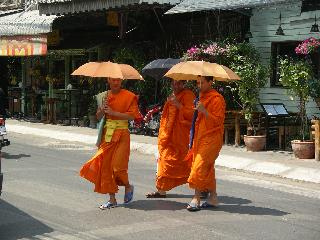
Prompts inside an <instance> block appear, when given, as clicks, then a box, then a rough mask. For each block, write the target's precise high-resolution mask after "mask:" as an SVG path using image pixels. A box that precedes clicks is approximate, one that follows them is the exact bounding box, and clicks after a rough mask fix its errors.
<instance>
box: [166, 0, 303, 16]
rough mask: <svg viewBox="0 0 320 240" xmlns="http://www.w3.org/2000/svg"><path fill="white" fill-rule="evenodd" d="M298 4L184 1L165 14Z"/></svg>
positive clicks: (259, 0) (273, 0)
mask: <svg viewBox="0 0 320 240" xmlns="http://www.w3.org/2000/svg"><path fill="white" fill-rule="evenodd" d="M288 2H299V1H298V0H184V1H183V2H182V3H180V4H178V5H176V6H175V7H173V8H171V9H170V10H169V11H167V12H166V14H175V13H187V12H196V11H209V10H218V9H220V10H233V9H240V8H256V7H263V6H269V5H275V4H280V3H288Z"/></svg>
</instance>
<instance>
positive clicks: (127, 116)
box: [73, 62, 142, 210]
mask: <svg viewBox="0 0 320 240" xmlns="http://www.w3.org/2000/svg"><path fill="white" fill-rule="evenodd" d="M73 75H84V76H91V77H107V78H108V83H109V86H110V90H109V91H107V93H106V96H105V98H104V104H103V106H102V107H101V108H99V109H98V111H97V118H98V119H102V120H103V125H102V127H101V132H102V135H101V138H100V139H99V143H98V146H99V149H98V152H97V153H96V154H95V155H94V156H93V157H92V158H91V159H90V160H89V161H88V162H87V163H85V164H84V165H83V167H82V169H81V170H80V176H82V177H83V178H85V179H87V180H89V181H90V182H92V183H94V185H95V188H94V191H95V192H98V193H102V194H109V196H110V198H109V200H108V201H107V202H106V203H104V204H102V205H101V206H100V209H102V210H104V209H109V208H113V207H116V206H117V200H116V197H115V194H116V193H117V192H118V186H124V187H125V195H124V203H129V202H130V201H132V199H133V191H134V187H133V185H131V184H130V183H129V179H128V162H129V154H130V134H129V130H128V120H133V119H139V118H142V116H141V114H140V112H139V108H138V103H137V96H136V95H135V94H134V93H132V92H130V91H128V90H125V89H122V88H121V83H122V80H123V79H138V80H142V77H141V76H140V74H139V73H138V72H137V71H136V70H135V69H134V68H132V67H131V66H129V65H124V64H116V63H111V62H103V63H87V64H85V65H83V66H81V67H80V68H78V69H77V70H76V71H75V72H74V73H73Z"/></svg>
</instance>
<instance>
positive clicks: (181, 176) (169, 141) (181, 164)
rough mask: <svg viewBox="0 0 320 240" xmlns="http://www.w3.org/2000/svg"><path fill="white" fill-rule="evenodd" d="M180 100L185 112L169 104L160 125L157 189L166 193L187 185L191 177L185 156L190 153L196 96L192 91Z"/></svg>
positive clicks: (183, 92) (178, 98)
mask: <svg viewBox="0 0 320 240" xmlns="http://www.w3.org/2000/svg"><path fill="white" fill-rule="evenodd" d="M176 98H177V100H178V101H179V102H180V103H181V104H182V108H181V109H178V108H177V107H176V106H174V105H173V104H172V102H170V101H167V102H166V104H165V105H164V108H163V111H162V116H161V121H160V129H159V136H158V150H159V159H158V169H157V178H156V187H157V189H159V190H163V191H169V190H170V189H172V188H174V187H177V186H179V185H182V184H185V183H187V179H188V176H189V173H190V166H189V164H188V161H186V160H185V156H186V154H187V153H188V143H189V131H190V127H191V120H192V115H193V111H194V110H193V100H194V99H195V96H194V94H193V92H192V91H190V90H187V89H184V90H182V91H181V92H180V93H178V94H177V95H176Z"/></svg>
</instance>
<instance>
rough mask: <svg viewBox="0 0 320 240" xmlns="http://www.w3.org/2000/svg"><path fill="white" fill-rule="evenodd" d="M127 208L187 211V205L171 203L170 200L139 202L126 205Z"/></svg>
mask: <svg viewBox="0 0 320 240" xmlns="http://www.w3.org/2000/svg"><path fill="white" fill-rule="evenodd" d="M124 207H125V208H130V209H136V210H144V211H151V210H172V211H177V210H181V209H185V208H186V207H187V204H186V203H181V202H176V201H170V200H137V201H134V202H132V203H131V204H129V205H124Z"/></svg>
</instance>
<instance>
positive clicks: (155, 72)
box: [141, 58, 181, 80]
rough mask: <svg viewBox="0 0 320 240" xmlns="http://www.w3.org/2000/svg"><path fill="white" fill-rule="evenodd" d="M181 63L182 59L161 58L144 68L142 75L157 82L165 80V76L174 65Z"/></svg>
mask: <svg viewBox="0 0 320 240" xmlns="http://www.w3.org/2000/svg"><path fill="white" fill-rule="evenodd" d="M179 62H181V59H176V58H164V59H163V58H160V59H156V60H153V61H152V62H150V63H148V64H147V65H146V66H145V67H144V68H142V71H141V73H142V75H144V76H150V77H152V78H154V79H156V80H159V79H161V78H163V75H164V74H165V73H166V72H167V71H168V70H169V69H170V68H172V66H173V65H175V64H177V63H179Z"/></svg>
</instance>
